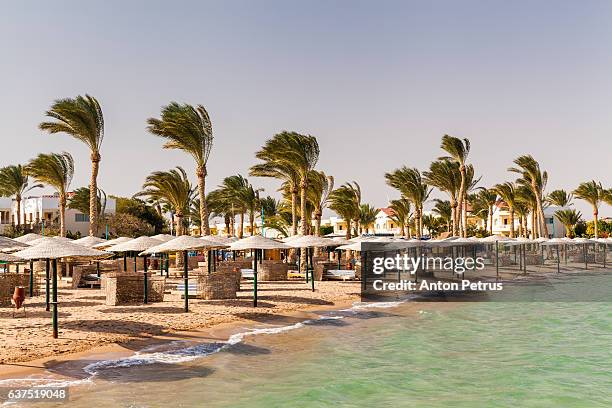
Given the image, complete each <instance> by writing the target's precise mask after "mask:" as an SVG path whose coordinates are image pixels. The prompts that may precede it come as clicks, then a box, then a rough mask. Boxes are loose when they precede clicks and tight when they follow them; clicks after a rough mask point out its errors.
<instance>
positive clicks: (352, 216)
mask: <svg viewBox="0 0 612 408" xmlns="http://www.w3.org/2000/svg"><path fill="white" fill-rule="evenodd" d="M329 208H330V209H331V210H333V211H335V212H336V214H338V215H339V216H340V217H342V218H343V219H344V220H345V221H346V234H345V235H346V239H350V238H351V221H355V226H356V225H357V221H358V220H359V210H360V208H361V187H360V186H359V184H357V182H356V181H353V182H352V183H351V182H349V183H345V184H343V185H342V186H340V187H338V188H337V189H335V190H333V191H332V192H331V194H330V195H329Z"/></svg>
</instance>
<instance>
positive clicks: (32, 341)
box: [0, 281, 360, 364]
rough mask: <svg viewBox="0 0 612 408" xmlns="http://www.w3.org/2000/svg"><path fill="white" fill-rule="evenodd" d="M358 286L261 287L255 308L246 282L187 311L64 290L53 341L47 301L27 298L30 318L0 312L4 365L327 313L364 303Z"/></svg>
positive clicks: (172, 300)
mask: <svg viewBox="0 0 612 408" xmlns="http://www.w3.org/2000/svg"><path fill="white" fill-rule="evenodd" d="M359 285H360V283H359V282H327V281H326V282H317V283H316V291H315V292H312V291H311V289H310V286H309V285H308V286H307V285H306V284H305V283H304V282H303V281H295V282H293V281H292V282H264V283H260V285H258V286H259V292H258V307H257V308H253V305H252V284H243V285H242V290H241V291H240V292H239V293H238V299H231V300H216V301H206V300H199V299H190V302H189V304H190V312H189V313H184V312H183V304H184V303H183V302H184V301H183V300H182V299H181V298H180V294H178V293H172V294H166V295H165V299H164V302H161V303H153V304H149V305H142V304H135V305H130V306H106V305H105V304H104V299H105V298H104V293H103V292H102V291H101V290H99V289H76V290H72V289H68V288H67V287H60V290H59V292H58V296H59V299H58V300H59V330H60V331H59V338H58V339H53V338H52V337H51V313H50V312H47V311H45V299H44V295H43V296H36V297H34V298H32V299H28V300H27V303H26V305H27V317H23V312H22V311H19V313H18V314H17V315H16V317H15V318H13V317H12V308H9V307H2V308H0V343H1V344H2V347H0V364H7V363H15V362H26V361H31V360H35V359H41V358H44V357H51V356H53V357H57V356H58V355H62V354H66V353H76V352H82V351H86V350H91V349H93V348H96V347H100V346H104V345H109V344H112V343H127V342H137V343H141V342H147V341H150V340H151V339H153V338H154V337H159V336H164V335H167V334H169V333H175V332H178V331H190V330H197V329H201V328H210V327H213V326H222V325H223V324H227V323H232V322H233V323H240V322H244V323H248V324H251V325H252V324H254V323H257V322H262V321H267V320H270V319H272V318H275V317H279V316H280V317H283V316H284V315H288V314H291V313H295V312H302V311H307V310H314V309H317V310H323V309H330V308H335V307H340V306H344V305H347V304H350V303H352V302H353V301H357V300H359V290H360V286H359Z"/></svg>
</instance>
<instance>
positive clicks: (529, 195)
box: [514, 185, 538, 238]
mask: <svg viewBox="0 0 612 408" xmlns="http://www.w3.org/2000/svg"><path fill="white" fill-rule="evenodd" d="M514 194H515V198H516V202H515V203H514V207H515V208H514V211H515V212H517V213H519V214H520V215H521V217H522V225H523V231H524V235H525V237H529V231H528V229H527V217H528V216H531V237H532V238H535V236H536V228H537V224H538V223H537V222H536V218H537V216H536V213H537V207H538V204H537V202H536V198H535V195H534V194H533V190H532V189H531V186H526V185H518V186H515V189H514Z"/></svg>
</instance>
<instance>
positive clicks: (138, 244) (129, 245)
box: [106, 236, 162, 304]
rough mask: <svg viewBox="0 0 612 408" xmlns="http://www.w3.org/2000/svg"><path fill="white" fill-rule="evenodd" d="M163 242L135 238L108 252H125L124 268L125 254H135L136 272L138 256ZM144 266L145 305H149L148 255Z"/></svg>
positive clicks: (114, 246)
mask: <svg viewBox="0 0 612 408" xmlns="http://www.w3.org/2000/svg"><path fill="white" fill-rule="evenodd" d="M161 243H162V241H160V240H159V239H155V238H151V237H147V236H141V237H138V238H134V239H132V240H129V241H125V242H122V243H119V244H117V245H113V246H111V247H109V248H106V250H107V251H109V252H123V253H124V267H125V266H126V265H125V254H126V253H127V252H131V253H133V254H134V272H136V269H138V268H137V264H136V258H137V254H139V253H141V252H143V251H146V250H147V249H149V248H151V247H154V246H156V245H159V244H161ZM143 258H144V259H143V266H144V299H143V301H144V304H147V303H149V274H148V271H147V255H143Z"/></svg>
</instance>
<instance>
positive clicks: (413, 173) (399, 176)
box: [385, 166, 432, 237]
mask: <svg viewBox="0 0 612 408" xmlns="http://www.w3.org/2000/svg"><path fill="white" fill-rule="evenodd" d="M385 179H386V181H387V184H388V185H389V186H391V187H393V188H395V189H397V190H399V192H400V193H401V194H402V196H404V197H406V198H408V199H409V200H410V201H411V202H412V204H414V219H415V224H416V231H417V235H418V236H419V237H420V236H422V235H423V204H424V203H425V201H427V199H428V198H429V195H430V194H431V190H432V188H430V187H429V186H428V185H427V184H425V182H424V180H423V177H422V176H421V173H420V172H419V170H418V169H416V168H408V167H406V166H404V167H401V168H399V169H396V170H394V171H393V172H391V173H385Z"/></svg>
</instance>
